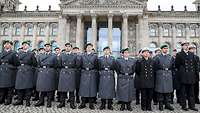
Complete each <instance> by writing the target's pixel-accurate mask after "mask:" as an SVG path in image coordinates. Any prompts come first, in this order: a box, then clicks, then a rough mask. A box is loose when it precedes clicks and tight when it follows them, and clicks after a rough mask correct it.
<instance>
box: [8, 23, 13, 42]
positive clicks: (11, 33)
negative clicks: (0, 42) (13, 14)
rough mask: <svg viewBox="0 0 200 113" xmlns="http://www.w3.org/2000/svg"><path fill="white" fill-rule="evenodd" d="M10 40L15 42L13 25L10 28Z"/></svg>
mask: <svg viewBox="0 0 200 113" xmlns="http://www.w3.org/2000/svg"><path fill="white" fill-rule="evenodd" d="M9 39H10V40H12V41H13V23H12V22H11V23H10V26H9Z"/></svg>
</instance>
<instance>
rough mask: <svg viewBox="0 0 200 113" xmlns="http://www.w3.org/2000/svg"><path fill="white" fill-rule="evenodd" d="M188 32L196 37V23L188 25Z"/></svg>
mask: <svg viewBox="0 0 200 113" xmlns="http://www.w3.org/2000/svg"><path fill="white" fill-rule="evenodd" d="M190 33H191V37H198V36H199V35H198V25H197V24H192V25H191V26H190Z"/></svg>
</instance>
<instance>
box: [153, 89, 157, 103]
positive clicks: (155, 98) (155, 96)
mask: <svg viewBox="0 0 200 113" xmlns="http://www.w3.org/2000/svg"><path fill="white" fill-rule="evenodd" d="M153 102H154V103H158V97H157V92H156V91H153Z"/></svg>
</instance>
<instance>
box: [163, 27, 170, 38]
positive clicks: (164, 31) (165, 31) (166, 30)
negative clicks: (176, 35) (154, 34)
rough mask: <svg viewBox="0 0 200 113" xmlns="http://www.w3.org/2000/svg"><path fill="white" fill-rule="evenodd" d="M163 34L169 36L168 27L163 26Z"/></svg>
mask: <svg viewBox="0 0 200 113" xmlns="http://www.w3.org/2000/svg"><path fill="white" fill-rule="evenodd" d="M163 36H165V37H169V36H170V34H169V29H168V28H164V30H163Z"/></svg>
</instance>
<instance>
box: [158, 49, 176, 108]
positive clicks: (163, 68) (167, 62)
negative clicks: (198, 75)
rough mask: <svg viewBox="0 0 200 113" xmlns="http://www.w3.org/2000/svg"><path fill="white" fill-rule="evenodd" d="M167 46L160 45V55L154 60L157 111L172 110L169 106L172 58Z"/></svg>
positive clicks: (171, 88)
mask: <svg viewBox="0 0 200 113" xmlns="http://www.w3.org/2000/svg"><path fill="white" fill-rule="evenodd" d="M168 49H169V48H168V46H167V45H162V46H161V51H162V53H161V54H160V55H157V57H156V58H155V66H156V78H155V91H156V92H157V95H158V96H157V98H158V102H159V110H160V111H163V105H165V109H168V110H171V111H172V110H174V108H173V107H172V106H171V105H170V102H171V93H172V92H173V78H172V64H173V62H172V56H171V55H169V54H168Z"/></svg>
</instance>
